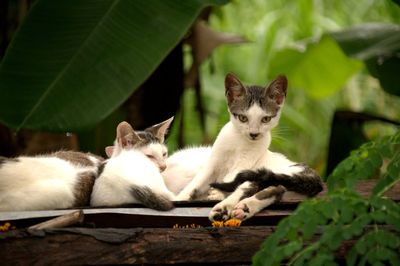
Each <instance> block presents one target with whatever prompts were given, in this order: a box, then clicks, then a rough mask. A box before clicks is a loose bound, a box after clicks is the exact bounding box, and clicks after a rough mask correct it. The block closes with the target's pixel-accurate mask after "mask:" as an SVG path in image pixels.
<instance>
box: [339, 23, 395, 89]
mask: <svg viewBox="0 0 400 266" xmlns="http://www.w3.org/2000/svg"><path fill="white" fill-rule="evenodd" d="M332 36H333V38H335V40H336V41H337V42H338V43H339V45H340V46H341V47H342V49H343V50H344V51H345V52H346V53H347V54H348V55H349V56H351V57H355V58H358V59H361V60H364V61H365V63H366V66H367V68H368V71H369V72H370V73H371V75H373V76H374V77H376V78H377V79H379V82H380V84H381V86H382V88H383V89H385V90H386V91H387V92H389V93H392V94H395V95H397V96H400V89H399V87H398V83H399V77H398V69H399V67H400V58H399V56H398V54H399V53H400V25H396V24H388V23H368V24H364V25H357V26H354V27H351V28H348V29H346V30H344V31H341V32H334V33H332Z"/></svg>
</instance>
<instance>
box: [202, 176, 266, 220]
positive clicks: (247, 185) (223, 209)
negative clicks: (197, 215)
mask: <svg viewBox="0 0 400 266" xmlns="http://www.w3.org/2000/svg"><path fill="white" fill-rule="evenodd" d="M257 191H258V186H257V185H256V184H255V183H253V182H249V181H247V182H244V183H243V184H241V185H240V186H238V187H237V188H236V190H235V191H234V192H232V194H230V195H229V196H228V197H227V198H226V199H224V200H223V201H221V202H219V203H217V204H216V205H215V206H214V207H213V208H212V210H211V212H210V214H209V215H208V218H209V219H210V220H211V221H225V220H228V219H229V218H230V217H231V212H232V210H233V208H234V206H235V205H236V204H237V203H238V202H240V200H241V199H243V198H246V197H249V196H251V195H253V194H255V193H256V192H257Z"/></svg>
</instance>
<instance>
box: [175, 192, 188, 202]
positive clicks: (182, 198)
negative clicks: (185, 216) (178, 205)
mask: <svg viewBox="0 0 400 266" xmlns="http://www.w3.org/2000/svg"><path fill="white" fill-rule="evenodd" d="M189 200H190V195H186V194H182V193H180V194H178V195H177V196H175V197H174V201H189Z"/></svg>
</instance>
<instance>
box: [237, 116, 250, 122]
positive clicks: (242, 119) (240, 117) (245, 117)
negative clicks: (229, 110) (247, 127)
mask: <svg viewBox="0 0 400 266" xmlns="http://www.w3.org/2000/svg"><path fill="white" fill-rule="evenodd" d="M237 117H238V119H239V121H240V122H242V123H246V122H247V121H249V119H247V116H245V115H238V116H237Z"/></svg>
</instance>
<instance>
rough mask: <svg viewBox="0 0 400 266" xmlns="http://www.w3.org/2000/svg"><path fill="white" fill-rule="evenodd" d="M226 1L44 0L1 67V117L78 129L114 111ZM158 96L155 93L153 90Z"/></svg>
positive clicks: (26, 124)
mask: <svg viewBox="0 0 400 266" xmlns="http://www.w3.org/2000/svg"><path fill="white" fill-rule="evenodd" d="M225 2H226V1H223V0H204V1H202V0H188V1H179V0H165V1H161V0H147V1H137V0H102V1H98V0H85V1H82V0H57V1H54V0H38V1H36V2H35V4H34V6H33V7H32V9H31V11H30V13H29V14H28V16H27V17H26V18H25V20H24V22H23V24H22V25H21V26H20V28H19V29H18V31H17V32H16V34H15V36H14V38H13V40H12V42H11V43H10V45H9V47H8V49H7V51H6V55H5V56H4V58H3V60H2V62H1V65H0V122H1V123H3V124H5V125H7V126H9V127H11V128H14V129H17V130H19V129H21V128H30V129H40V130H48V131H75V130H79V129H82V128H88V127H91V126H93V125H95V124H96V123H98V122H99V121H101V120H102V119H104V118H105V117H107V116H108V115H109V114H110V113H112V112H113V111H114V110H115V109H116V108H117V107H118V106H120V105H121V103H123V102H124V101H125V100H126V99H127V98H128V97H129V95H131V94H132V92H133V91H134V90H135V89H136V88H137V87H138V86H140V84H141V83H143V82H144V81H145V80H146V79H147V78H148V77H149V76H150V74H151V73H152V72H153V71H154V70H155V69H156V67H157V66H158V65H159V64H160V62H161V61H162V60H163V59H164V58H165V57H166V55H167V54H168V53H169V52H170V51H171V50H172V49H173V48H174V47H175V46H176V44H177V43H178V42H180V41H181V40H182V38H183V36H184V35H185V34H186V33H187V31H188V29H189V27H190V26H191V24H192V23H193V21H194V20H195V19H196V17H197V15H198V14H199V12H200V11H201V10H202V9H203V8H204V7H205V6H208V5H221V4H223V3H225ZM155 97H156V96H155Z"/></svg>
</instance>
